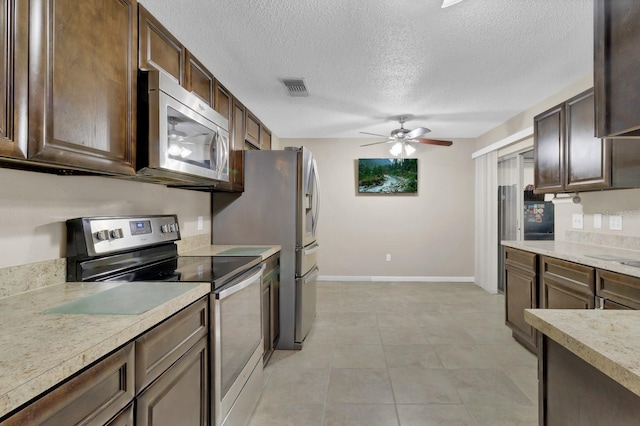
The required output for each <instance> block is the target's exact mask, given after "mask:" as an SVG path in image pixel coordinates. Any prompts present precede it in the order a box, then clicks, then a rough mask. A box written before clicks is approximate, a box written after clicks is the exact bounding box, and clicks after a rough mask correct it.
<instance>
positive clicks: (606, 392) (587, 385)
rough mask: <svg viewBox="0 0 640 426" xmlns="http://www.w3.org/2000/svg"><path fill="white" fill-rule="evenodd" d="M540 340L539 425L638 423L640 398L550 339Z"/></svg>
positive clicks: (542, 338)
mask: <svg viewBox="0 0 640 426" xmlns="http://www.w3.org/2000/svg"><path fill="white" fill-rule="evenodd" d="M540 340H541V341H540V343H539V348H538V366H539V372H538V373H539V377H538V378H539V390H538V399H539V405H538V408H539V421H538V422H539V424H540V425H544V426H566V425H580V426H596V425H637V424H638V422H639V419H640V397H639V396H638V395H636V394H635V393H633V392H631V391H630V390H629V389H627V388H625V387H624V386H622V385H621V384H619V383H618V382H616V381H615V380H613V379H611V378H610V377H608V376H607V375H605V374H604V373H602V372H601V371H599V370H598V369H596V368H595V367H593V366H592V365H591V364H589V363H587V362H585V361H584V360H582V359H581V358H579V357H578V356H576V355H574V354H573V353H572V352H570V351H569V350H567V349H566V348H564V347H563V346H561V345H559V344H558V343H556V342H554V341H553V340H552V339H550V338H548V337H547V336H544V335H541V337H540Z"/></svg>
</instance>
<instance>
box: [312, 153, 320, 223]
mask: <svg viewBox="0 0 640 426" xmlns="http://www.w3.org/2000/svg"><path fill="white" fill-rule="evenodd" d="M313 175H314V179H313V181H314V182H315V184H316V213H315V215H314V216H313V219H312V220H313V223H312V225H311V232H312V234H313V236H315V235H316V228H317V227H318V216H320V177H319V176H318V163H317V162H316V159H315V158H314V159H313Z"/></svg>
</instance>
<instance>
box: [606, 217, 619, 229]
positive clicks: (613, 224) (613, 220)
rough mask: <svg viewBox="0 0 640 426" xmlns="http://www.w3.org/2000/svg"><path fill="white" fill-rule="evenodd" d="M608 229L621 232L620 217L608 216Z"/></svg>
mask: <svg viewBox="0 0 640 426" xmlns="http://www.w3.org/2000/svg"><path fill="white" fill-rule="evenodd" d="M609 229H611V230H612V231H622V216H609Z"/></svg>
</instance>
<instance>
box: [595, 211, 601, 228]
mask: <svg viewBox="0 0 640 426" xmlns="http://www.w3.org/2000/svg"><path fill="white" fill-rule="evenodd" d="M593 227H594V228H595V229H600V228H602V215H601V214H600V213H596V214H594V215H593Z"/></svg>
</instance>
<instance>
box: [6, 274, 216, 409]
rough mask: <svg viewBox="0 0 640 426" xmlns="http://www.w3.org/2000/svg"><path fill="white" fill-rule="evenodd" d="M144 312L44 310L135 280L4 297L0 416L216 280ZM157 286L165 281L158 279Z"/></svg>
mask: <svg viewBox="0 0 640 426" xmlns="http://www.w3.org/2000/svg"><path fill="white" fill-rule="evenodd" d="M188 284H189V286H188V288H189V290H186V291H185V292H184V293H182V294H181V295H179V296H177V297H174V298H172V299H171V300H169V301H168V302H166V303H164V304H161V305H159V306H157V307H155V308H152V309H150V310H148V311H146V312H144V313H142V314H140V315H61V314H44V313H43V312H44V311H45V310H47V309H50V308H53V307H55V306H58V305H60V304H62V303H66V302H70V301H73V300H77V299H79V298H82V297H85V296H89V295H92V294H96V293H98V292H101V291H104V290H108V289H112V288H115V287H118V286H121V285H135V284H129V283H62V284H57V285H52V286H48V287H45V288H43V289H38V290H33V291H29V292H26V293H21V294H18V295H15V296H9V297H4V298H0V324H2V326H1V327H0V417H1V416H3V415H5V414H6V413H8V412H10V411H11V410H13V409H15V408H17V407H19V406H20V405H22V404H23V403H25V402H28V401H29V400H30V399H32V398H34V397H36V396H37V395H39V394H41V393H42V392H44V391H46V390H47V389H49V388H50V387H52V386H54V385H55V384H57V383H59V382H60V381H62V380H64V379H66V378H67V377H69V376H70V375H72V374H74V373H76V372H78V371H80V370H81V369H83V368H84V367H86V366H88V365H89V364H91V363H93V362H94V361H96V360H98V359H100V358H102V357H103V356H104V355H106V354H108V353H109V352H111V351H113V350H114V349H116V348H118V347H120V346H122V345H123V344H125V343H127V342H129V341H131V340H132V339H133V338H135V337H136V336H138V335H140V334H142V333H143V332H145V331H146V330H148V329H149V328H151V327H153V326H155V325H156V324H158V323H159V322H161V321H162V320H164V319H166V318H168V317H170V316H171V315H173V314H174V313H176V312H178V311H179V310H181V309H182V308H184V307H186V306H188V305H190V304H191V303H193V302H194V301H196V300H198V299H200V298H201V297H203V296H205V295H207V294H208V293H209V292H210V290H211V285H210V283H197V284H196V285H195V286H194V283H188ZM157 285H163V284H162V283H157Z"/></svg>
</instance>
